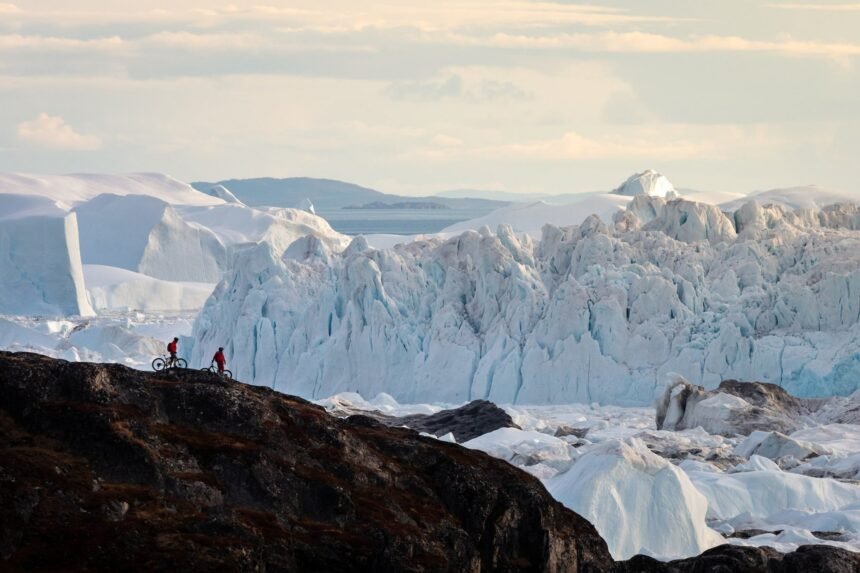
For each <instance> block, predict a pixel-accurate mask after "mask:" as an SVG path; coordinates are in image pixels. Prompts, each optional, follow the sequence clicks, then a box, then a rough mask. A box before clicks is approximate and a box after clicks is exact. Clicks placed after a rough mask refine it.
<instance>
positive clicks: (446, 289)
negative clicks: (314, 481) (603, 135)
mask: <svg viewBox="0 0 860 573" xmlns="http://www.w3.org/2000/svg"><path fill="white" fill-rule="evenodd" d="M858 213H860V210H858V207H857V206H855V205H848V204H843V205H838V206H833V207H828V208H827V209H824V210H821V211H814V210H809V209H800V210H796V211H792V210H789V209H787V208H785V207H782V206H767V205H761V204H759V203H757V202H749V203H747V204H745V205H744V206H742V207H741V208H740V209H738V210H736V211H734V212H728V213H724V212H723V211H721V210H720V209H719V208H718V207H715V206H713V205H707V204H703V203H693V202H689V201H684V200H670V201H667V200H665V199H663V198H661V197H651V196H643V195H640V196H637V197H635V198H634V199H633V200H632V201H631V203H630V205H629V206H628V207H627V209H626V210H624V211H620V212H619V213H618V214H617V215H616V216H615V217H614V220H613V221H611V222H608V223H609V224H607V222H604V221H602V220H601V219H600V218H598V217H596V216H593V217H589V218H588V219H586V220H585V221H584V222H583V223H582V224H581V225H578V226H573V227H566V228H562V227H555V226H550V225H548V226H546V227H544V229H543V233H542V236H541V238H540V240H538V241H534V242H533V241H532V240H531V239H530V238H528V237H520V236H518V235H516V234H515V233H513V232H512V231H511V229H510V228H509V227H507V226H500V227H499V228H498V231H497V232H496V233H491V232H490V231H489V230H488V229H484V230H483V231H481V232H474V231H469V232H465V233H463V234H461V235H459V236H457V237H454V238H452V239H449V240H441V239H432V240H426V241H416V242H413V243H408V244H404V245H398V246H397V247H395V248H394V249H391V250H384V251H378V250H374V249H370V248H368V247H367V243H366V242H365V241H364V240H363V239H362V238H357V239H355V240H354V241H353V242H352V244H351V245H350V246H349V247H348V248H347V249H345V250H344V251H343V252H340V253H337V252H332V250H330V249H329V248H328V247H327V246H326V245H325V244H323V243H322V242H321V241H320V240H318V239H315V238H307V239H302V240H300V241H297V242H296V243H295V244H293V245H292V246H291V247H290V249H289V250H288V251H287V252H286V253H285V255H284V256H283V257H279V256H277V254H276V253H274V252H273V251H272V249H271V248H270V247H269V246H267V245H260V246H258V247H256V248H254V249H251V250H249V251H248V252H246V253H244V254H243V255H241V256H240V257H238V258H237V260H236V265H235V268H234V269H233V270H232V271H230V272H229V273H228V275H227V276H226V278H225V280H224V281H223V282H222V283H221V285H220V286H219V287H218V288H217V289H216V290H215V293H214V294H213V296H212V298H211V299H210V300H209V301H208V303H207V305H206V307H205V308H204V310H203V311H202V313H201V315H200V316H199V318H198V320H197V322H196V324H195V328H194V334H193V336H194V339H195V346H194V349H193V358H194V359H195V360H196V361H197V362H201V363H202V362H206V361H207V360H208V358H209V356H210V355H211V353H212V351H213V348H216V347H218V346H222V345H223V346H225V347H227V349H228V353H229V360H230V363H231V365H232V370H233V371H234V373H236V374H237V376H239V377H240V378H243V379H246V380H253V381H255V383H257V384H262V385H267V386H274V387H276V388H277V389H279V390H283V391H286V392H291V393H297V394H299V395H302V396H308V397H321V396H328V395H331V394H335V393H338V392H344V391H357V392H360V393H361V394H363V395H365V396H374V395H376V394H377V393H379V392H382V391H385V392H387V393H389V394H391V395H393V396H394V397H395V398H396V399H398V400H400V401H403V402H425V401H433V400H444V401H448V402H459V401H464V400H468V399H477V398H488V399H491V400H493V401H496V402H513V403H559V402H570V401H578V402H586V403H590V402H594V401H597V402H602V403H615V404H631V405H632V404H647V403H651V402H652V400H653V399H654V398H655V397H656V396H657V394H659V392H660V390H661V389H662V385H661V387H660V388H658V381H660V382H661V383H662V380H663V379H664V377H665V375H666V374H667V373H669V372H677V373H679V374H681V375H683V376H684V377H686V378H687V379H688V380H689V381H690V382H692V383H694V384H701V385H703V386H704V387H706V388H713V387H715V386H716V385H717V384H718V383H719V382H720V381H721V380H724V379H729V378H734V379H743V380H761V381H765V382H773V383H775V384H778V385H780V386H783V387H784V388H786V389H787V390H789V391H790V392H792V393H793V394H796V395H800V396H812V395H832V394H843V395H844V394H848V393H850V392H852V391H854V390H856V389H857V388H858V386H860V343H858V335H860V326H858V319H860V296H858V293H860V264H858V263H860V248H858V247H860V233H858V232H856V231H855V230H853V229H856V228H857V220H858V219H857V217H858ZM195 364H196V362H195Z"/></svg>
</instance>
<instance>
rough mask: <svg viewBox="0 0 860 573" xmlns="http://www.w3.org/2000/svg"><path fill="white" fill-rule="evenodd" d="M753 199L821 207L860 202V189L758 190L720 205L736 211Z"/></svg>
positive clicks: (801, 206)
mask: <svg viewBox="0 0 860 573" xmlns="http://www.w3.org/2000/svg"><path fill="white" fill-rule="evenodd" d="M751 199H755V200H756V201H757V202H758V203H759V204H761V205H779V206H781V207H784V208H786V209H821V208H822V207H826V206H827V205H833V204H834V203H855V204H856V203H860V191H854V192H847V191H831V190H828V189H822V188H821V187H818V186H816V185H806V186H802V187H787V188H785V189H770V190H768V191H757V192H755V193H751V194H749V195H747V196H746V197H744V198H739V199H735V200H732V201H727V202H725V203H723V204H722V205H720V206H721V207H722V208H723V209H725V210H727V211H734V210H736V209H739V208H740V207H741V206H742V205H743V204H744V203H746V202H748V201H749V200H751Z"/></svg>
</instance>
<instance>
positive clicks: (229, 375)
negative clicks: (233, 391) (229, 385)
mask: <svg viewBox="0 0 860 573" xmlns="http://www.w3.org/2000/svg"><path fill="white" fill-rule="evenodd" d="M224 377H225V378H229V379H230V380H232V379H233V373H232V372H230V371H229V370H225V371H224Z"/></svg>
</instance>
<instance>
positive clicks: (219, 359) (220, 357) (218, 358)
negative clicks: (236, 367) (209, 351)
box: [212, 346, 227, 376]
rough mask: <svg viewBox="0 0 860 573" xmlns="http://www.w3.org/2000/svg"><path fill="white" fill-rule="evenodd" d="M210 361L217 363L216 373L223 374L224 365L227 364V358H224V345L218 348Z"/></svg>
mask: <svg viewBox="0 0 860 573" xmlns="http://www.w3.org/2000/svg"><path fill="white" fill-rule="evenodd" d="M212 362H214V363H215V364H217V365H218V374H220V375H221V376H223V375H224V365H225V364H227V359H226V358H224V347H223V346H221V347H219V348H218V352H216V353H215V356H213V357H212Z"/></svg>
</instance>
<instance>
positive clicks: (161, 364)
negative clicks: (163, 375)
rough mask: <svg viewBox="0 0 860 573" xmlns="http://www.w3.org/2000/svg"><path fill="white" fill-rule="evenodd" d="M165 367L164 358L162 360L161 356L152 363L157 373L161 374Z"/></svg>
mask: <svg viewBox="0 0 860 573" xmlns="http://www.w3.org/2000/svg"><path fill="white" fill-rule="evenodd" d="M164 365H165V362H164V358H161V357H160V356H159V357H158V358H156V359H155V360H153V361H152V369H153V370H155V371H156V372H161V371H162V370H164Z"/></svg>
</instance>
